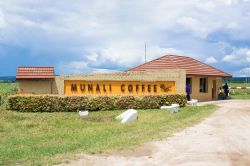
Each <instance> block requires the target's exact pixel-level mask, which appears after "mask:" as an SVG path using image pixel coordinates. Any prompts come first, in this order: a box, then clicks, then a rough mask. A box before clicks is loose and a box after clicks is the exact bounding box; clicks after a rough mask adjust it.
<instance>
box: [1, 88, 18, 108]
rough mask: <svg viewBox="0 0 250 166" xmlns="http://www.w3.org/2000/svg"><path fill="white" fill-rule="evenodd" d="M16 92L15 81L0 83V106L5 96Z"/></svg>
mask: <svg viewBox="0 0 250 166" xmlns="http://www.w3.org/2000/svg"><path fill="white" fill-rule="evenodd" d="M16 92H17V84H16V83H0V96H1V102H0V106H1V105H2V104H3V102H4V101H5V99H6V97H7V96H9V95H11V94H15V93H16Z"/></svg>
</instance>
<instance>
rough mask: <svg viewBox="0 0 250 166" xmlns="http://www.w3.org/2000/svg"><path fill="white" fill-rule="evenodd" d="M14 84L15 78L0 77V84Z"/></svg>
mask: <svg viewBox="0 0 250 166" xmlns="http://www.w3.org/2000/svg"><path fill="white" fill-rule="evenodd" d="M8 82H16V77H15V76H5V77H0V83H8Z"/></svg>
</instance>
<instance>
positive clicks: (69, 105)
mask: <svg viewBox="0 0 250 166" xmlns="http://www.w3.org/2000/svg"><path fill="white" fill-rule="evenodd" d="M173 103H178V104H179V105H180V106H181V107H184V106H185V104H186V97H185V95H116V96H105V95H100V96H90V95H89V96H59V95H56V96H42V95H40V96H39V95H30V96H20V95H15V96H10V97H9V98H8V105H7V108H8V109H9V110H13V111H20V112H76V111H78V110H80V109H84V110H88V111H106V110H117V109H129V108H134V109H156V108H160V106H162V105H171V104H173Z"/></svg>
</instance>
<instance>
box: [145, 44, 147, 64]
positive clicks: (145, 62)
mask: <svg viewBox="0 0 250 166" xmlns="http://www.w3.org/2000/svg"><path fill="white" fill-rule="evenodd" d="M146 62H147V43H146V42H145V63H146Z"/></svg>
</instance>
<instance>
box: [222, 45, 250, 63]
mask: <svg viewBox="0 0 250 166" xmlns="http://www.w3.org/2000/svg"><path fill="white" fill-rule="evenodd" d="M222 60H223V61H224V62H229V63H233V64H244V63H248V62H250V49H248V48H240V49H234V51H233V52H232V53H231V54H228V55H225V56H224V57H223V59H222Z"/></svg>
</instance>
